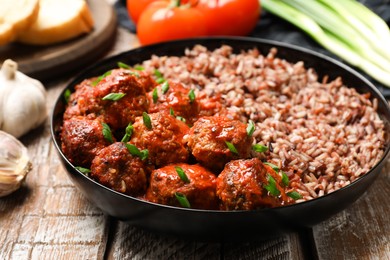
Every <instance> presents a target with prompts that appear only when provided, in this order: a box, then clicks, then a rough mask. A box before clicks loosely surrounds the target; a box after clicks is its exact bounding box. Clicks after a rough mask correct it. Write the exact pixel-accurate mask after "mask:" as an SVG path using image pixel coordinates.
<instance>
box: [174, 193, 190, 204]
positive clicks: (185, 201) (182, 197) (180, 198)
mask: <svg viewBox="0 0 390 260" xmlns="http://www.w3.org/2000/svg"><path fill="white" fill-rule="evenodd" d="M175 197H176V199H177V201H179V203H180V205H181V206H182V207H183V208H191V204H190V202H189V201H188V199H187V197H186V195H184V194H182V193H180V192H175Z"/></svg>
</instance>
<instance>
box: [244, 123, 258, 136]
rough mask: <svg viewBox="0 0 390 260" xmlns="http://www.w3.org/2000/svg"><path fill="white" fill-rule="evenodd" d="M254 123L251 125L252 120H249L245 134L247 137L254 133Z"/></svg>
mask: <svg viewBox="0 0 390 260" xmlns="http://www.w3.org/2000/svg"><path fill="white" fill-rule="evenodd" d="M255 129H256V127H255V123H253V121H252V120H249V122H248V126H247V127H246V133H247V134H248V136H252V135H253V133H254V132H255Z"/></svg>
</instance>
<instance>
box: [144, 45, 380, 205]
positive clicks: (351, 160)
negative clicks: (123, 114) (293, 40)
mask: <svg viewBox="0 0 390 260" xmlns="http://www.w3.org/2000/svg"><path fill="white" fill-rule="evenodd" d="M276 53H277V50H276V49H272V50H271V51H270V52H269V53H268V54H267V55H266V56H263V55H262V54H261V53H260V52H259V51H258V50H257V49H252V50H248V51H242V52H241V53H239V54H234V53H233V52H232V48H231V47H229V46H222V47H220V48H218V49H215V50H214V51H209V50H207V49H206V48H205V47H203V46H200V45H198V46H195V47H194V48H193V49H187V50H186V51H185V55H184V56H182V57H166V56H164V57H157V56H153V57H151V59H150V60H147V61H144V62H143V64H142V65H143V66H144V67H145V69H146V70H148V71H150V72H152V71H153V70H154V69H158V70H159V71H160V72H162V73H163V75H164V77H165V78H167V79H172V80H179V81H181V82H182V83H184V84H187V85H188V86H190V87H192V88H196V89H197V91H202V92H205V93H207V94H208V95H213V94H214V93H216V92H217V93H221V94H222V97H223V99H224V101H225V102H226V106H227V107H228V108H229V109H230V110H232V111H235V112H237V113H238V114H239V115H240V117H241V119H242V120H243V121H247V120H248V119H251V120H253V121H254V122H255V123H256V131H255V133H254V136H255V138H256V142H258V143H260V144H263V145H266V146H268V147H269V148H270V151H269V152H268V153H265V154H262V155H259V154H257V155H256V156H260V157H261V158H262V159H267V160H272V161H273V163H275V164H277V165H278V166H279V167H280V168H281V169H282V170H283V171H285V172H286V173H287V175H289V177H290V183H291V188H293V189H296V190H297V191H298V192H300V193H301V194H302V195H303V199H302V200H299V201H305V200H309V199H313V198H316V197H319V196H322V195H325V194H327V193H330V192H332V191H334V190H337V189H339V188H341V187H343V186H346V185H348V184H350V183H351V182H353V181H354V180H356V179H357V178H359V177H360V176H361V175H363V174H365V173H367V172H368V171H369V170H370V169H371V168H372V167H373V166H374V165H375V164H376V163H377V162H378V161H379V160H380V158H381V157H382V156H383V153H384V143H385V130H384V123H383V121H382V120H381V119H380V118H379V116H378V114H377V112H376V110H377V105H378V103H377V100H375V99H374V100H372V101H371V100H370V99H369V98H370V96H369V94H359V93H357V91H356V90H355V89H353V88H348V87H346V86H344V85H343V83H342V80H341V78H337V79H335V80H333V81H330V82H328V81H327V79H326V78H325V79H324V80H323V81H322V82H320V81H319V79H318V76H317V74H316V72H315V71H314V70H313V69H311V68H309V69H306V68H305V67H304V63H303V62H297V63H295V64H292V63H289V62H288V61H286V60H283V59H280V58H278V57H277V56H276ZM299 201H298V202H299Z"/></svg>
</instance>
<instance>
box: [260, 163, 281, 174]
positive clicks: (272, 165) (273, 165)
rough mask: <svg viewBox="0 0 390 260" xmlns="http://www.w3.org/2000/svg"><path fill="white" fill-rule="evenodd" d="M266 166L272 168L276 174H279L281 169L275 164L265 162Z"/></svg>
mask: <svg viewBox="0 0 390 260" xmlns="http://www.w3.org/2000/svg"><path fill="white" fill-rule="evenodd" d="M263 163H264V164H265V165H268V166H270V167H271V168H272V169H273V170H274V171H275V172H279V167H278V166H276V165H275V164H273V163H269V162H263Z"/></svg>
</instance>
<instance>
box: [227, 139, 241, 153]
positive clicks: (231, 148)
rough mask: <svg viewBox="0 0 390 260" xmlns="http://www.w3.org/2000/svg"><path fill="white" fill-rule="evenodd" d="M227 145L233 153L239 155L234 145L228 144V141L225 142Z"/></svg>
mask: <svg viewBox="0 0 390 260" xmlns="http://www.w3.org/2000/svg"><path fill="white" fill-rule="evenodd" d="M225 143H226V145H227V147H228V148H229V150H230V151H231V152H232V153H234V154H238V151H237V149H236V147H234V144H232V143H231V142H228V141H225Z"/></svg>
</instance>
